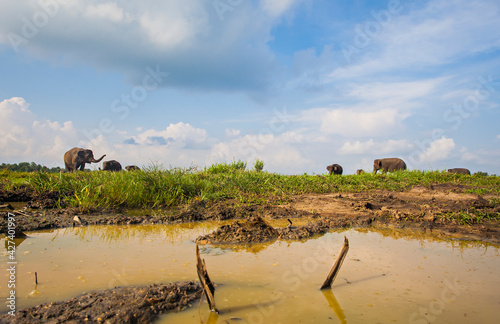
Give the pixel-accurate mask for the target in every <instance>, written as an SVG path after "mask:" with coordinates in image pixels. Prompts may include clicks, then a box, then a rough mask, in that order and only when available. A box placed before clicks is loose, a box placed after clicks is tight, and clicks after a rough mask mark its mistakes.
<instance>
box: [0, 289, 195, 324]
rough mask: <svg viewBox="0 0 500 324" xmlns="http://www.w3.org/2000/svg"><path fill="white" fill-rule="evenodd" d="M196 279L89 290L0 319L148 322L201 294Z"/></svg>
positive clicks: (188, 304)
mask: <svg viewBox="0 0 500 324" xmlns="http://www.w3.org/2000/svg"><path fill="white" fill-rule="evenodd" d="M201 291H202V290H201V287H200V285H199V284H198V283H194V282H182V283H171V284H167V285H153V286H146V287H121V288H115V289H108V290H102V291H97V292H90V293H87V294H84V295H82V296H80V297H77V298H73V299H70V300H68V301H63V302H54V303H50V304H42V305H39V306H36V307H32V308H27V309H22V310H19V311H17V313H16V316H15V317H13V316H11V315H8V314H4V315H1V316H0V322H1V323H46V322H50V323H117V324H118V323H151V322H152V321H153V320H154V319H155V318H157V317H158V316H159V315H160V314H164V313H168V312H172V311H181V310H183V309H185V308H187V307H189V306H191V303H192V302H193V301H194V300H195V299H198V298H199V297H200V296H201Z"/></svg>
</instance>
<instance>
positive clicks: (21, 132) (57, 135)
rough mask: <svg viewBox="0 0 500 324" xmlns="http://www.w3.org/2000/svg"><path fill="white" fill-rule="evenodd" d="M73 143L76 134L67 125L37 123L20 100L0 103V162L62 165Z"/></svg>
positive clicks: (35, 118)
mask: <svg viewBox="0 0 500 324" xmlns="http://www.w3.org/2000/svg"><path fill="white" fill-rule="evenodd" d="M77 143H79V142H78V141H77V131H76V129H75V128H74V126H73V124H72V122H71V121H66V122H64V123H59V122H57V121H50V120H44V119H41V118H40V117H38V116H36V115H35V114H34V113H33V112H31V111H30V110H29V105H28V103H27V102H26V101H25V100H24V99H23V98H20V97H14V98H10V99H6V100H3V101H2V102H0V150H1V152H2V158H3V159H4V161H2V162H12V163H14V162H15V163H17V162H23V161H26V162H37V163H43V164H46V165H47V166H53V165H54V163H56V164H62V162H63V155H64V152H66V150H68V149H70V148H71V147H74V146H77V145H76V144H77ZM55 161H60V162H59V163H57V162H55Z"/></svg>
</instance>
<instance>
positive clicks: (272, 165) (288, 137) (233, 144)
mask: <svg viewBox="0 0 500 324" xmlns="http://www.w3.org/2000/svg"><path fill="white" fill-rule="evenodd" d="M303 140H304V137H303V136H302V135H300V134H298V133H296V132H286V133H283V134H277V135H275V134H261V135H244V136H240V137H238V138H235V139H233V140H231V141H227V142H219V143H217V144H216V145H214V146H213V148H212V150H211V153H210V156H209V161H210V162H211V163H215V162H220V161H231V160H233V159H236V160H238V159H239V160H242V161H245V162H247V163H248V164H249V165H252V163H253V162H255V160H257V159H260V160H263V161H264V162H265V164H266V170H280V172H284V173H297V172H302V170H304V168H305V167H306V166H308V165H311V164H312V160H311V159H309V158H308V157H306V156H305V155H304V153H303V152H302V151H301V150H300V148H299V147H297V144H299V143H301V142H302V141H303Z"/></svg>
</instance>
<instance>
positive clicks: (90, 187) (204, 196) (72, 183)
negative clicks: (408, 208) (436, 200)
mask: <svg viewBox="0 0 500 324" xmlns="http://www.w3.org/2000/svg"><path fill="white" fill-rule="evenodd" d="M245 167H246V165H245V164H244V163H241V162H233V163H229V164H228V163H222V164H215V165H213V166H211V167H209V168H205V169H204V170H203V171H196V170H193V169H187V170H183V169H171V170H161V169H158V168H155V167H152V168H150V169H148V170H144V171H133V172H103V171H93V172H76V173H58V174H53V173H43V172H42V173H19V172H10V171H0V179H2V182H0V184H1V185H2V187H3V188H4V189H7V190H9V189H12V188H21V187H25V188H28V189H30V190H34V191H36V192H45V191H51V190H54V191H57V192H60V193H62V194H64V195H67V200H68V201H69V202H70V204H71V205H73V206H78V207H81V208H83V209H89V208H92V207H97V206H98V207H117V206H122V207H126V208H158V207H168V206H176V205H180V204H183V203H189V202H192V201H194V200H202V201H203V200H205V201H210V200H218V199H228V198H232V199H238V200H240V201H241V202H243V203H247V202H262V201H265V200H269V199H270V198H276V199H278V200H286V199H287V197H288V196H290V195H296V194H305V193H329V192H360V191H366V190H373V189H384V190H393V191H401V190H408V189H411V188H412V187H413V186H415V185H423V186H429V185H430V184H433V183H453V184H462V185H468V186H473V187H474V188H472V189H470V190H469V191H471V192H475V193H478V194H483V193H495V194H499V193H500V177H497V176H482V175H474V176H467V175H458V174H448V173H445V172H437V171H433V172H422V171H406V172H395V173H390V174H377V175H374V174H371V173H365V174H362V175H359V176H357V175H345V176H326V175H291V176H289V175H279V174H275V173H267V172H258V171H245Z"/></svg>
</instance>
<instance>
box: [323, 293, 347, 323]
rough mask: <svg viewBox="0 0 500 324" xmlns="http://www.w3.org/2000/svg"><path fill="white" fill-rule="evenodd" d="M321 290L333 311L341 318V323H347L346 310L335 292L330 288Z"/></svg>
mask: <svg viewBox="0 0 500 324" xmlns="http://www.w3.org/2000/svg"><path fill="white" fill-rule="evenodd" d="M321 292H322V293H323V296H325V298H326V301H327V302H328V305H330V307H331V308H332V309H333V312H334V313H335V316H337V318H338V319H339V321H340V323H342V324H345V323H347V321H346V318H345V314H344V311H343V310H342V307H340V304H339V302H338V301H337V299H336V298H335V295H334V294H333V292H332V291H331V290H330V289H322V290H321Z"/></svg>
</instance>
